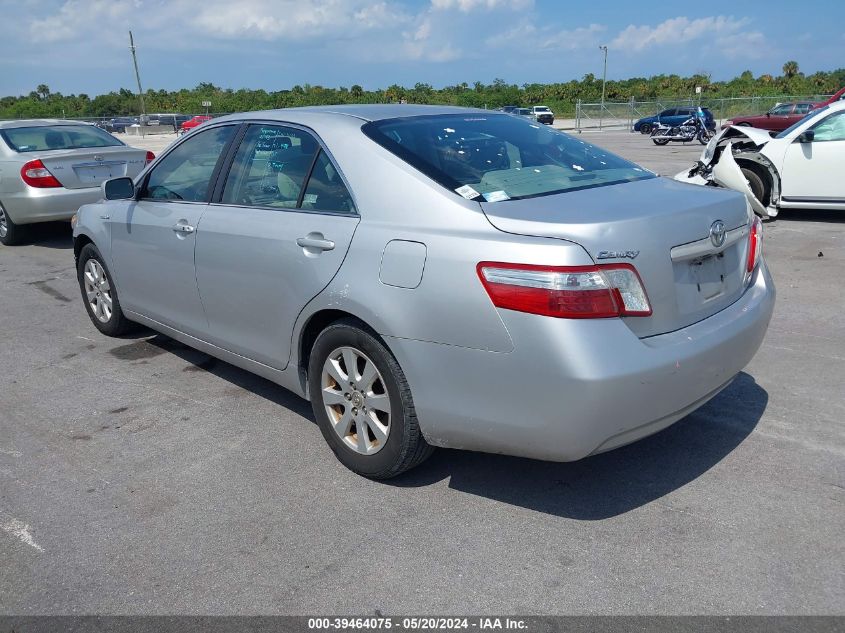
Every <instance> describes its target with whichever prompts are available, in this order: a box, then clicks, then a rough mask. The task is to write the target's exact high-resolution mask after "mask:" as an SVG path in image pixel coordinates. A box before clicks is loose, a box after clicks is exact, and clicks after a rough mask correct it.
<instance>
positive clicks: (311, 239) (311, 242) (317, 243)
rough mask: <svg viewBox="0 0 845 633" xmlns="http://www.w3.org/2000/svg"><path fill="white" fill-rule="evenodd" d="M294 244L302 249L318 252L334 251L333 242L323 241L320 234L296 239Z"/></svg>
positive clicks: (310, 234)
mask: <svg viewBox="0 0 845 633" xmlns="http://www.w3.org/2000/svg"><path fill="white" fill-rule="evenodd" d="M296 243H297V245H298V246H301V247H302V248H313V249H315V250H318V251H331V250H334V242H332V241H331V240H327V239H325V238H324V237H323V234H322V233H309V234H308V235H306V236H305V237H300V238H298V239H297V240H296Z"/></svg>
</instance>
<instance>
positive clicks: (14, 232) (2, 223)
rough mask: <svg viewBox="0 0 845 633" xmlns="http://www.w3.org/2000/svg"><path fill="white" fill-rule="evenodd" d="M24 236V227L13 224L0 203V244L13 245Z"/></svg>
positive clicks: (18, 242)
mask: <svg viewBox="0 0 845 633" xmlns="http://www.w3.org/2000/svg"><path fill="white" fill-rule="evenodd" d="M25 237H26V227H25V226H21V225H20V224H15V222H14V221H13V220H12V218H10V217H9V214H8V213H6V209H4V208H3V205H2V204H0V244H3V245H4V246H15V245H16V244H20V243H21V242H22V241H23V240H24V238H25Z"/></svg>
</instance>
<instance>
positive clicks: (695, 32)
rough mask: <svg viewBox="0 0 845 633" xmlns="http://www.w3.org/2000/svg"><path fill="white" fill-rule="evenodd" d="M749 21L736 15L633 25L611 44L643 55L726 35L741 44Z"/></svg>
mask: <svg viewBox="0 0 845 633" xmlns="http://www.w3.org/2000/svg"><path fill="white" fill-rule="evenodd" d="M749 22H750V20H749V19H748V18H740V19H736V18H734V17H733V16H723V15H719V16H712V17H706V18H697V19H694V20H691V19H689V18H687V17H683V16H681V17H677V18H670V19H668V20H664V21H663V22H661V23H659V24H657V25H656V26H651V25H647V24H645V25H640V26H637V25H634V24H631V25H629V26H627V27H626V28H625V29H623V30H622V31H621V32H620V33H619V35H617V36H616V38H615V39H614V40H613V41H612V42H611V44H610V45H611V46H612V47H613V48H615V49H622V50H625V51H631V52H639V51H643V50H645V49H648V48H652V47H654V46H666V45H675V44H686V43H689V42H691V41H695V40H700V39H702V38H711V39H715V38H718V37H724V36H725V35H732V36H735V37H737V39H738V41H741V39H742V37H743V34H742V33H741V31H742V29H743V28H744V27H745V26H747V25H748V23H749ZM758 35H759V34H758Z"/></svg>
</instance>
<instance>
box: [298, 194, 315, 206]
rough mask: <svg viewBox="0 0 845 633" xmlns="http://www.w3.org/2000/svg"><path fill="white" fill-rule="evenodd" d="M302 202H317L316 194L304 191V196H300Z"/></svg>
mask: <svg viewBox="0 0 845 633" xmlns="http://www.w3.org/2000/svg"><path fill="white" fill-rule="evenodd" d="M302 204H317V194H316V193H306V194H305V195H304V196H302Z"/></svg>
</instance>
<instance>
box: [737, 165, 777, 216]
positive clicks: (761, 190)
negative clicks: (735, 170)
mask: <svg viewBox="0 0 845 633" xmlns="http://www.w3.org/2000/svg"><path fill="white" fill-rule="evenodd" d="M739 168H740V170H741V171H742V175H743V176H745V179H746V180H747V181H748V186H749V187H750V188H751V193H753V194H754V197H755V198H757V199H758V200H759V201H760V203H761V204H762V205H763V206H764V207H767V206H769V202H770V197H771V187H770V185H769V183H768V182H767V179H765V178H763V176H761V175H760V174H759V173H758V172H757V171H756V170H754V169H751V168H750V167H745V166H742V165H740V167H739Z"/></svg>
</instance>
